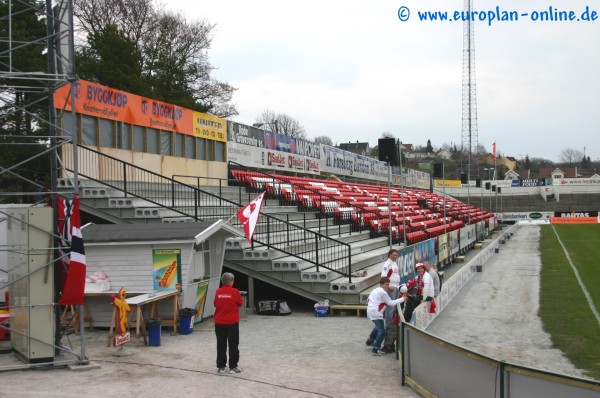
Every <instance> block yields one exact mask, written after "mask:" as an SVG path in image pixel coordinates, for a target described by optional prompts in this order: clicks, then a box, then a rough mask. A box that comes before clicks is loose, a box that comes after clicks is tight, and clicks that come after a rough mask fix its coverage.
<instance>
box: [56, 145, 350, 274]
mask: <svg viewBox="0 0 600 398" xmlns="http://www.w3.org/2000/svg"><path fill="white" fill-rule="evenodd" d="M72 159H73V158H72V157H71V156H64V157H63V161H64V162H65V163H64V168H65V169H66V170H68V171H71V172H73V160H72ZM77 171H78V173H79V175H80V176H81V177H83V178H86V179H89V180H93V181H97V182H99V183H102V184H104V185H106V186H108V187H111V188H114V189H117V190H119V191H122V192H123V193H124V195H125V196H126V197H134V198H139V199H142V200H143V201H145V202H142V203H141V205H144V204H147V206H148V208H152V209H153V210H158V211H159V215H160V216H161V217H174V216H179V217H189V218H192V219H193V220H195V221H206V220H217V219H225V220H228V221H229V222H230V223H231V225H233V226H235V227H238V228H240V229H241V228H242V226H241V223H240V222H239V220H238V218H237V217H236V214H237V212H238V211H239V209H240V208H241V207H242V206H243V205H245V203H244V204H242V203H239V202H235V201H232V200H230V199H226V198H223V197H221V196H218V195H216V194H213V193H210V192H206V191H204V190H202V189H200V188H198V187H194V186H192V185H188V184H184V183H182V182H179V181H176V180H175V179H173V178H169V177H165V176H162V175H160V174H158V173H154V172H152V171H149V170H146V169H143V168H141V167H138V166H135V165H133V164H130V163H127V162H124V161H122V160H120V159H117V158H114V157H112V156H108V155H105V154H103V153H101V152H98V151H95V150H93V149H91V148H88V147H85V146H79V147H78V170H77ZM240 189H241V188H240ZM302 222H303V225H307V220H306V217H304V219H303V220H302ZM320 224H321V223H319V229H318V231H319V232H316V231H314V230H313V229H308V228H304V227H303V226H300V225H297V224H295V223H293V222H291V221H290V220H289V216H287V217H286V219H283V218H278V217H274V216H271V215H269V214H265V213H261V217H260V219H259V223H258V224H257V226H256V229H255V231H254V236H253V242H252V247H253V248H256V247H257V245H258V246H261V245H263V246H266V247H268V248H270V249H275V250H279V251H280V252H282V253H284V254H287V255H289V256H294V257H297V258H299V259H300V260H303V261H306V262H308V263H310V264H312V265H313V266H315V267H316V270H317V272H319V270H320V268H321V267H322V268H325V269H327V270H331V271H334V272H337V273H339V274H340V275H342V276H346V277H348V280H349V281H350V282H351V281H352V276H351V274H352V269H351V268H352V267H351V260H352V256H351V247H350V245H349V244H347V243H345V242H342V241H339V240H336V239H333V238H331V237H329V236H327V235H326V234H327V233H328V232H329V230H328V226H327V225H324V226H323V228H324V232H325V234H323V233H321V232H320V231H322V229H321V225H320Z"/></svg>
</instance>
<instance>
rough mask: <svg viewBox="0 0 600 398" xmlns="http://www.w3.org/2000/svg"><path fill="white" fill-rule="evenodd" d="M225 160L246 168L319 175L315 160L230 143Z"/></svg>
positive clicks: (317, 163)
mask: <svg viewBox="0 0 600 398" xmlns="http://www.w3.org/2000/svg"><path fill="white" fill-rule="evenodd" d="M227 160H228V161H230V162H235V163H239V164H241V165H243V166H246V167H254V168H261V169H269V170H278V171H292V172H294V171H296V172H299V173H300V172H302V173H310V174H319V171H320V167H319V166H320V164H319V161H318V160H316V159H312V158H309V157H306V156H300V155H294V154H291V153H285V152H280V151H272V150H269V149H266V148H259V147H255V146H251V145H245V144H238V143H235V142H231V141H229V142H228V143H227Z"/></svg>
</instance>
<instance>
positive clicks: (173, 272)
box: [152, 249, 181, 290]
mask: <svg viewBox="0 0 600 398" xmlns="http://www.w3.org/2000/svg"><path fill="white" fill-rule="evenodd" d="M152 267H153V272H152V276H153V278H152V279H153V281H154V290H175V289H179V288H180V287H181V250H179V249H154V250H152Z"/></svg>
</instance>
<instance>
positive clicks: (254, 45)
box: [165, 0, 600, 161]
mask: <svg viewBox="0 0 600 398" xmlns="http://www.w3.org/2000/svg"><path fill="white" fill-rule="evenodd" d="M165 4H166V6H167V8H170V9H173V10H183V11H184V12H185V14H186V16H188V18H189V19H204V18H206V19H208V20H209V21H210V22H212V23H215V24H216V25H217V27H216V29H215V31H214V39H213V42H212V48H211V49H210V51H209V57H210V61H211V63H212V64H213V66H215V67H217V68H218V70H216V71H215V72H214V76H215V77H216V78H217V79H219V80H223V81H227V82H229V83H230V84H232V85H233V86H235V87H237V88H238V91H237V92H236V94H235V96H234V101H233V102H234V103H235V104H236V106H237V109H238V111H239V116H236V117H233V118H231V119H232V120H235V121H239V122H241V123H246V124H252V123H253V122H254V121H255V120H256V118H257V116H258V115H259V114H260V113H261V112H262V111H263V110H265V109H270V110H272V111H274V112H278V113H279V112H281V113H286V114H288V115H290V116H292V117H294V118H296V119H298V120H299V121H300V122H301V123H302V125H303V126H304V127H305V128H306V131H307V135H308V138H309V139H314V137H316V136H320V135H327V136H329V137H330V138H331V139H332V140H333V142H334V144H339V143H341V142H349V141H351V142H356V141H360V142H364V141H368V142H369V144H370V145H371V146H374V145H376V144H377V140H378V138H380V137H381V134H382V133H383V132H390V133H392V134H393V135H394V136H396V137H397V138H399V139H400V140H402V142H403V143H409V144H413V145H423V146H424V145H425V144H426V143H427V140H428V139H430V140H431V143H432V145H433V147H434V148H436V149H437V148H438V147H440V146H442V145H443V144H450V143H452V144H456V145H457V147H459V148H460V145H461V141H462V70H463V65H462V63H463V23H462V22H449V21H445V22H439V21H438V22H423V21H419V20H418V16H417V11H450V12H453V11H454V10H458V11H461V10H463V8H464V3H463V2H462V1H456V0H397V1H391V0H369V1H367V0H362V1H359V0H344V1H341V0H319V1H317V0H304V1H284V0H253V1H248V0H219V1H214V0H213V1H204V0H165ZM401 6H406V7H408V8H409V9H410V19H409V20H408V21H406V22H402V21H400V19H399V18H398V10H399V8H400V7H401ZM497 6H499V7H501V10H506V11H513V10H514V11H517V12H518V14H519V15H520V14H523V13H528V14H530V15H532V14H533V12H534V11H536V10H537V11H547V10H548V8H549V7H550V6H555V7H559V9H560V10H561V11H563V10H567V9H568V10H573V11H575V12H576V15H577V17H579V15H580V14H581V12H583V11H584V10H585V7H586V6H589V7H590V10H595V11H596V12H597V13H598V14H599V17H598V19H597V20H596V21H594V22H583V21H579V22H577V21H572V22H550V21H543V22H542V21H537V22H533V21H531V20H530V19H528V18H529V17H522V16H519V20H518V21H515V22H496V21H493V22H492V25H491V26H488V21H487V20H486V21H485V22H475V53H476V72H477V123H478V141H479V143H480V144H482V145H484V146H485V147H486V149H487V150H488V151H491V148H492V142H493V141H496V143H497V150H498V152H499V154H502V155H506V156H514V157H516V158H523V157H525V155H529V156H530V157H542V158H546V159H549V160H552V161H558V159H559V155H560V152H561V150H562V149H564V148H573V149H577V150H580V151H583V150H584V147H585V154H586V156H590V157H591V158H592V160H598V159H600V127H599V126H600V123H599V121H600V120H599V119H600V72H599V71H600V3H599V2H598V1H597V0H595V1H592V0H590V1H589V2H587V3H586V2H584V1H580V0H569V1H560V2H556V1H550V0H537V1H534V0H520V1H519V0H496V1H495V2H494V1H492V0H485V1H476V2H475V6H474V9H475V10H482V9H486V10H488V9H492V10H494V9H495V8H496V7H497Z"/></svg>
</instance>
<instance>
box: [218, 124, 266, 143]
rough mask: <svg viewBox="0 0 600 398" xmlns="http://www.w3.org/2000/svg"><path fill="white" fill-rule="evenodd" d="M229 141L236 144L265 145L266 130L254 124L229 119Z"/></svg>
mask: <svg viewBox="0 0 600 398" xmlns="http://www.w3.org/2000/svg"><path fill="white" fill-rule="evenodd" d="M227 141H228V142H233V143H236V144H243V145H248V146H254V147H258V148H264V147H265V132H264V131H263V130H261V129H258V128H256V127H252V126H246V125H245V124H240V123H236V122H231V121H229V120H228V121H227Z"/></svg>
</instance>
